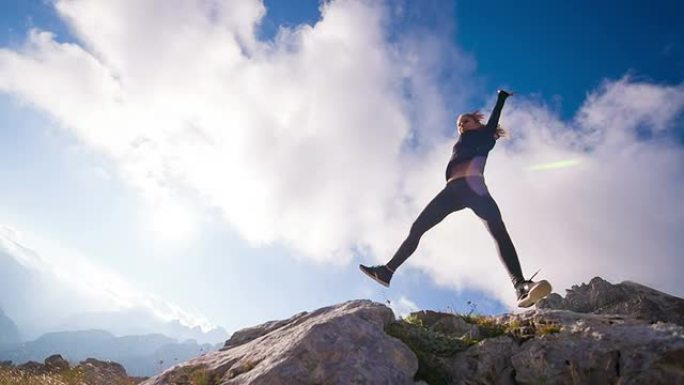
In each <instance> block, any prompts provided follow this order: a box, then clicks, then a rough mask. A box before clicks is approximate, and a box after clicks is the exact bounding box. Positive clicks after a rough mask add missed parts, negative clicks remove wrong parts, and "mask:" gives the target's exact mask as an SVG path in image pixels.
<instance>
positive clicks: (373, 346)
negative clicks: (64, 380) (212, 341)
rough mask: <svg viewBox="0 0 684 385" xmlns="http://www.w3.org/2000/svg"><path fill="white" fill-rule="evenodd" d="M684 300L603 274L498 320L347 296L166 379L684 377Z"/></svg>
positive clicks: (670, 380)
mask: <svg viewBox="0 0 684 385" xmlns="http://www.w3.org/2000/svg"><path fill="white" fill-rule="evenodd" d="M682 309H684V300H682V299H681V298H677V297H673V296H670V295H667V294H665V293H660V292H658V291H656V290H653V289H650V288H648V287H645V286H642V285H638V284H635V283H630V282H625V283H621V284H618V285H613V284H610V283H609V282H607V281H605V280H603V279H601V278H595V279H593V280H592V281H591V282H590V283H589V284H585V285H581V286H575V287H573V288H572V289H570V290H569V291H568V293H567V294H566V297H565V298H563V297H561V296H560V295H557V294H555V295H552V296H550V297H549V298H548V299H547V300H546V301H544V302H543V303H540V304H539V306H538V308H537V309H534V310H530V311H527V312H523V313H520V314H505V315H502V316H498V317H488V316H473V315H459V314H452V313H439V312H432V311H422V312H417V313H413V314H411V315H409V316H408V317H406V318H404V319H401V320H396V319H395V317H394V315H393V313H392V311H391V310H390V309H389V308H387V307H386V306H384V305H382V304H378V303H373V302H371V301H367V300H356V301H349V302H346V303H343V304H339V305H336V306H331V307H326V308H322V309H319V310H316V311H314V312H311V313H301V314H297V315H295V316H293V317H292V318H290V319H287V320H282V321H273V322H269V323H266V324H263V325H259V326H255V327H252V328H248V329H245V330H241V331H239V332H237V333H235V334H234V335H233V336H232V337H231V339H230V340H229V341H227V342H226V344H225V347H224V348H223V349H222V350H220V351H218V352H214V353H209V354H206V355H204V356H202V357H197V358H195V359H192V360H190V361H187V362H185V363H183V364H180V365H177V366H175V367H173V368H171V369H169V370H167V371H166V372H164V373H162V374H160V375H158V376H156V377H153V378H150V379H148V380H146V381H145V382H143V385H167V384H207V385H208V384H213V385H217V384H222V385H230V384H244V385H247V384H249V385H262V384H263V385H266V384H268V385H279V384H283V385H284V384H312V385H313V384H340V385H342V384H387V385H402V384H407V385H409V384H430V385H438V384H568V385H570V384H573V385H574V384H623V385H627V384H668V385H671V384H675V385H676V384H684V326H683V323H682V321H683V320H684V317H683V315H684V311H682Z"/></svg>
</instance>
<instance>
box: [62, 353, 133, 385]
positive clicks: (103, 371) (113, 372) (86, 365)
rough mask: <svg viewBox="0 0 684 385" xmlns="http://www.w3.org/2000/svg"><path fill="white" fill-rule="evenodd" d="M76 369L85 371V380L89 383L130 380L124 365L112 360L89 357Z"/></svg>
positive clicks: (116, 383)
mask: <svg viewBox="0 0 684 385" xmlns="http://www.w3.org/2000/svg"><path fill="white" fill-rule="evenodd" d="M75 369H77V370H78V371H81V372H82V373H83V382H84V383H85V384H88V385H121V384H126V383H129V380H130V378H129V377H128V374H126V370H125V369H124V367H123V366H121V365H120V364H118V363H116V362H112V361H100V360H97V359H94V358H88V359H86V360H85V361H81V362H80V363H79V364H78V365H77V366H76V367H75Z"/></svg>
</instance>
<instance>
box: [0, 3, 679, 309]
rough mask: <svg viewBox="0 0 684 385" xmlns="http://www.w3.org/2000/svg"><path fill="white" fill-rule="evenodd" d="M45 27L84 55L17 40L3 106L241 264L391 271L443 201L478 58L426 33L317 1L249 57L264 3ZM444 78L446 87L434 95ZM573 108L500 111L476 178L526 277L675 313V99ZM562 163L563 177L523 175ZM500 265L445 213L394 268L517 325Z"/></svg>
mask: <svg viewBox="0 0 684 385" xmlns="http://www.w3.org/2000/svg"><path fill="white" fill-rule="evenodd" d="M55 6H56V9H57V11H58V12H59V14H60V16H61V17H63V18H64V19H65V20H66V21H67V22H68V24H69V25H70V26H71V28H72V30H73V31H74V33H75V36H76V37H77V39H78V43H61V42H59V41H57V40H56V39H55V37H54V36H53V35H52V34H51V33H50V32H46V31H39V30H33V31H31V32H30V34H29V36H28V40H27V42H26V45H25V46H24V47H23V48H22V49H21V50H17V51H13V50H8V49H3V50H0V90H2V91H3V92H6V93H10V94H12V95H15V96H17V97H18V98H20V99H22V100H24V101H26V102H27V103H30V104H31V105H33V106H34V107H35V108H37V109H39V110H41V111H44V112H45V113H47V114H49V115H50V116H52V117H54V119H56V121H58V122H59V123H60V125H61V126H62V127H63V128H64V130H65V132H67V133H69V134H70V135H74V136H75V137H77V138H78V139H79V140H80V141H81V142H82V143H83V145H84V146H87V147H88V148H91V149H93V150H95V151H98V152H100V153H102V154H104V155H106V156H107V157H108V158H109V159H110V160H111V166H112V168H113V169H114V170H116V172H117V174H118V175H119V177H120V178H121V179H122V180H123V181H125V182H126V183H129V184H130V185H131V186H132V187H133V188H135V189H137V190H138V191H140V192H141V194H143V195H144V196H145V197H147V198H149V199H150V200H151V201H155V202H165V201H168V202H173V201H175V200H177V199H179V197H181V196H182V197H187V196H191V197H192V199H194V201H195V202H196V203H197V207H200V208H201V209H202V210H207V211H209V210H213V209H218V210H219V211H220V213H221V214H222V217H223V218H224V219H225V224H226V225H227V226H230V227H231V228H233V229H234V230H235V231H237V232H238V233H239V234H240V235H241V236H242V237H243V238H244V239H246V240H247V241H249V242H251V243H252V244H254V245H256V246H258V245H265V244H279V245H283V246H286V247H289V248H291V249H293V250H294V251H295V252H296V254H297V255H300V256H301V257H302V258H308V259H310V260H312V261H316V262H317V263H337V264H340V263H348V262H349V261H350V260H351V259H352V258H354V256H355V254H361V255H362V257H363V258H364V259H365V260H368V259H376V260H378V261H382V262H384V261H386V260H387V259H388V258H389V257H390V256H391V254H392V253H393V252H394V250H395V249H396V247H397V246H398V245H399V243H400V242H401V240H402V239H403V237H404V236H405V235H406V232H407V231H408V228H409V226H410V224H411V222H412V221H413V219H414V218H415V216H416V215H417V214H418V212H419V211H420V210H421V209H422V208H423V207H424V206H425V204H427V202H428V201H429V200H430V199H431V198H432V197H433V196H434V195H435V194H436V193H437V192H438V191H439V189H440V188H441V187H442V185H443V180H442V178H443V169H444V166H445V164H446V161H447V160H448V156H449V151H450V147H451V145H452V144H453V141H454V140H455V137H454V134H453V130H451V129H450V128H449V126H450V125H453V120H454V117H455V115H456V114H457V113H458V112H460V111H454V110H452V108H455V107H457V108H461V107H462V108H463V110H471V109H472V106H468V105H466V104H465V103H466V101H467V100H469V98H471V97H472V95H470V94H469V93H468V92H469V91H462V90H468V89H469V87H470V86H471V84H472V81H471V80H469V76H470V77H475V76H476V74H474V73H472V69H473V68H474V66H473V58H470V57H468V56H467V55H465V54H462V53H460V51H459V49H458V47H457V46H455V45H454V44H453V43H452V42H449V41H448V40H445V38H444V37H441V35H440V33H439V31H434V33H423V34H422V35H420V39H418V38H417V37H416V36H418V35H412V34H411V32H410V31H409V32H406V33H404V34H399V35H397V34H396V31H394V30H393V29H392V18H391V17H390V16H391V15H395V16H396V14H397V12H399V13H400V11H401V10H400V9H398V7H395V6H393V5H392V4H391V3H387V4H381V3H379V2H375V1H353V0H338V1H330V2H326V3H324V4H323V5H322V6H321V19H320V21H318V22H317V23H316V24H315V25H313V26H310V25H301V26H298V27H296V28H291V29H290V28H281V29H280V31H279V32H278V34H277V36H275V38H274V39H273V40H268V41H264V40H259V39H258V38H257V37H256V36H257V32H258V28H259V23H260V21H261V20H262V18H263V17H264V15H265V14H266V12H267V10H266V9H265V7H264V5H263V4H262V3H261V2H260V1H253V0H234V1H199V0H198V1H181V0H173V1H170V2H165V5H164V7H161V6H160V3H159V2H157V1H153V0H145V1H135V2H134V1H133V0H128V1H117V2H105V1H101V2H100V1H85V0H60V1H57V2H56V4H55ZM475 60H476V58H475ZM454 64H455V65H454ZM447 65H448V66H449V69H450V70H453V73H454V74H457V75H454V76H453V77H451V78H450V83H448V84H446V83H444V82H445V80H444V78H443V77H441V76H436V74H439V73H442V72H443V71H444V69H445V68H446V67H447ZM445 87H446V88H448V90H447V91H448V92H444V89H445ZM587 91H588V92H590V93H589V96H588V98H587V99H586V101H585V104H584V105H583V106H582V107H581V108H580V110H579V111H577V114H576V116H575V118H574V119H573V120H572V121H563V120H562V119H560V118H559V117H558V116H557V115H556V114H554V113H553V112H552V111H551V110H550V109H549V108H547V107H546V106H545V105H544V104H543V103H541V102H539V101H535V100H533V99H529V98H525V97H524V96H518V97H516V98H513V99H512V100H511V102H510V103H509V105H508V106H507V107H506V109H505V111H504V115H503V117H502V123H503V124H504V125H506V126H507V127H508V128H509V129H510V131H511V139H510V140H508V141H502V142H500V143H499V145H498V146H497V148H496V149H495V150H494V151H493V152H492V154H491V155H490V160H489V163H488V164H489V166H488V170H487V178H488V184H489V185H490V190H491V191H492V194H493V195H494V197H495V198H496V199H497V201H498V203H499V205H500V207H501V209H502V212H503V215H504V220H505V221H506V224H507V227H508V228H509V231H510V232H511V235H512V237H513V240H514V242H515V244H516V246H517V248H518V251H519V254H520V256H521V262H522V264H523V268H524V270H525V272H526V273H527V275H529V273H531V272H532V271H531V270H532V269H534V268H536V267H540V268H542V267H543V269H544V270H543V275H544V277H547V278H549V279H551V280H552V281H553V283H554V284H555V286H556V287H557V288H559V289H560V288H565V287H568V286H569V285H570V284H572V283H577V282H581V281H583V280H587V279H589V278H591V277H592V276H594V275H603V276H604V277H607V278H609V279H615V280H623V279H633V280H637V281H640V282H644V283H647V284H652V285H654V286H655V287H658V288H661V289H663V290H667V291H670V292H673V293H675V294H678V295H682V294H684V286H682V284H681V283H680V282H679V281H680V280H679V278H678V276H679V275H681V274H680V273H681V272H682V271H684V262H682V260H681V258H679V255H680V254H681V253H680V252H679V250H681V248H682V246H684V244H683V243H684V242H683V241H682V240H681V237H679V235H678V234H677V229H678V228H680V227H681V225H682V224H684V209H683V208H682V205H681V204H678V199H679V196H681V193H682V192H684V191H683V190H684V184H682V182H681V180H682V179H681V176H682V174H683V171H684V162H683V160H684V159H683V154H684V153H683V152H682V148H681V147H680V146H678V145H676V144H674V143H673V142H671V141H670V140H669V139H668V138H669V136H668V133H669V132H671V130H672V129H673V127H675V126H677V127H681V123H680V122H679V121H678V120H677V117H678V116H679V114H681V111H682V109H683V108H684V89H683V88H682V86H681V85H657V84H650V83H645V82H636V81H633V80H631V79H629V78H624V79H618V80H612V81H611V80H607V81H606V82H605V83H604V84H603V85H602V86H601V87H599V88H598V89H596V90H587ZM492 94H493V90H492ZM445 95H459V96H458V97H455V100H447V99H445ZM492 104H493V99H490V100H489V103H487V104H486V106H481V108H482V109H483V110H484V111H488V110H489V109H490V108H491V106H492ZM445 127H446V129H445ZM564 160H571V164H572V165H574V166H571V167H565V168H558V169H550V170H544V169H540V168H539V167H535V166H539V165H540V164H546V163H549V162H558V161H564ZM495 255H496V252H495V247H494V245H493V242H492V240H491V238H490V236H489V234H488V233H487V232H486V230H485V227H484V226H483V225H482V224H481V223H480V222H479V221H478V220H477V219H476V218H475V216H474V215H473V214H472V213H467V214H465V213H459V214H456V215H453V216H451V217H449V218H447V220H445V222H444V223H443V224H442V225H440V226H437V227H436V228H435V229H434V230H432V231H431V232H429V233H428V234H426V236H425V237H424V238H423V241H422V242H421V245H420V246H419V250H418V252H417V253H416V255H415V256H414V257H413V258H411V259H410V260H409V265H412V266H414V267H417V268H420V269H423V270H425V271H426V272H428V273H429V274H430V275H431V276H432V277H433V278H434V279H435V280H436V281H437V282H438V283H441V284H444V285H447V286H450V287H454V288H456V289H460V288H463V287H466V286H468V287H475V288H478V289H481V290H484V291H485V292H487V293H489V294H491V295H493V296H495V297H496V298H499V299H501V300H502V301H504V302H506V303H509V304H510V303H512V299H513V298H512V297H513V295H512V290H511V288H510V283H509V282H508V281H507V278H506V274H505V272H504V270H503V268H502V267H501V266H500V263H499V262H498V261H497V259H496V257H495Z"/></svg>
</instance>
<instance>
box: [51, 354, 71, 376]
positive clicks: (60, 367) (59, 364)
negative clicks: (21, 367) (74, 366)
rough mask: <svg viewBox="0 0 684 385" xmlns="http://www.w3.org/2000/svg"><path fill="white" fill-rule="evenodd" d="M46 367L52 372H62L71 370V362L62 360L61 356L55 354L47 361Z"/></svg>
mask: <svg viewBox="0 0 684 385" xmlns="http://www.w3.org/2000/svg"><path fill="white" fill-rule="evenodd" d="M45 367H46V368H47V369H48V370H49V371H50V372H61V371H64V370H69V367H70V366H69V362H68V361H67V360H65V359H64V358H62V356H61V355H59V354H53V355H51V356H50V357H48V358H46V359H45Z"/></svg>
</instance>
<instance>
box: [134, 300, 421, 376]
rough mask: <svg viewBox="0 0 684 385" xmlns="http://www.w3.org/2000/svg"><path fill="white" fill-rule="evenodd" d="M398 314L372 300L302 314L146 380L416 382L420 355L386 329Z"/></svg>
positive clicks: (244, 334) (238, 336) (238, 335)
mask: <svg viewBox="0 0 684 385" xmlns="http://www.w3.org/2000/svg"><path fill="white" fill-rule="evenodd" d="M393 320H394V315H393V313H392V311H391V310H390V309H389V308H387V307H386V306H384V305H381V304H377V303H373V302H370V301H367V300H360V301H350V302H346V303H343V304H340V305H337V306H332V307H326V308H323V309H319V310H316V311H314V312H311V313H301V314H298V315H296V316H294V317H292V318H290V319H288V320H286V321H284V322H275V323H273V322H271V323H267V324H264V325H261V326H258V327H255V328H250V329H248V330H246V331H242V332H238V333H236V335H235V336H234V337H233V338H231V340H229V341H228V342H227V344H226V347H225V348H224V349H222V350H221V351H218V352H212V353H208V354H206V355H204V356H201V357H198V358H195V359H192V360H190V361H188V362H186V363H184V364H182V365H179V366H176V367H174V368H171V369H170V370H167V371H166V372H164V373H162V374H161V375H159V376H157V377H154V378H151V379H149V380H148V381H145V382H144V383H143V384H145V385H162V384H186V383H193V381H195V382H198V383H199V382H200V381H202V380H203V381H205V382H204V383H206V384H219V383H220V384H224V385H229V384H253V385H257V384H263V385H266V384H268V385H291V384H331V385H332V384H339V385H343V384H387V385H402V384H406V385H412V384H414V383H415V382H414V380H413V376H414V374H415V372H416V370H417V369H418V363H417V361H416V357H415V355H414V354H413V352H411V350H410V349H409V348H408V347H407V346H406V345H405V344H403V343H402V342H401V341H399V340H397V339H395V338H392V337H391V336H389V335H387V334H386V333H385V332H384V328H385V327H386V326H387V325H388V324H389V323H391V322H392V321H393Z"/></svg>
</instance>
